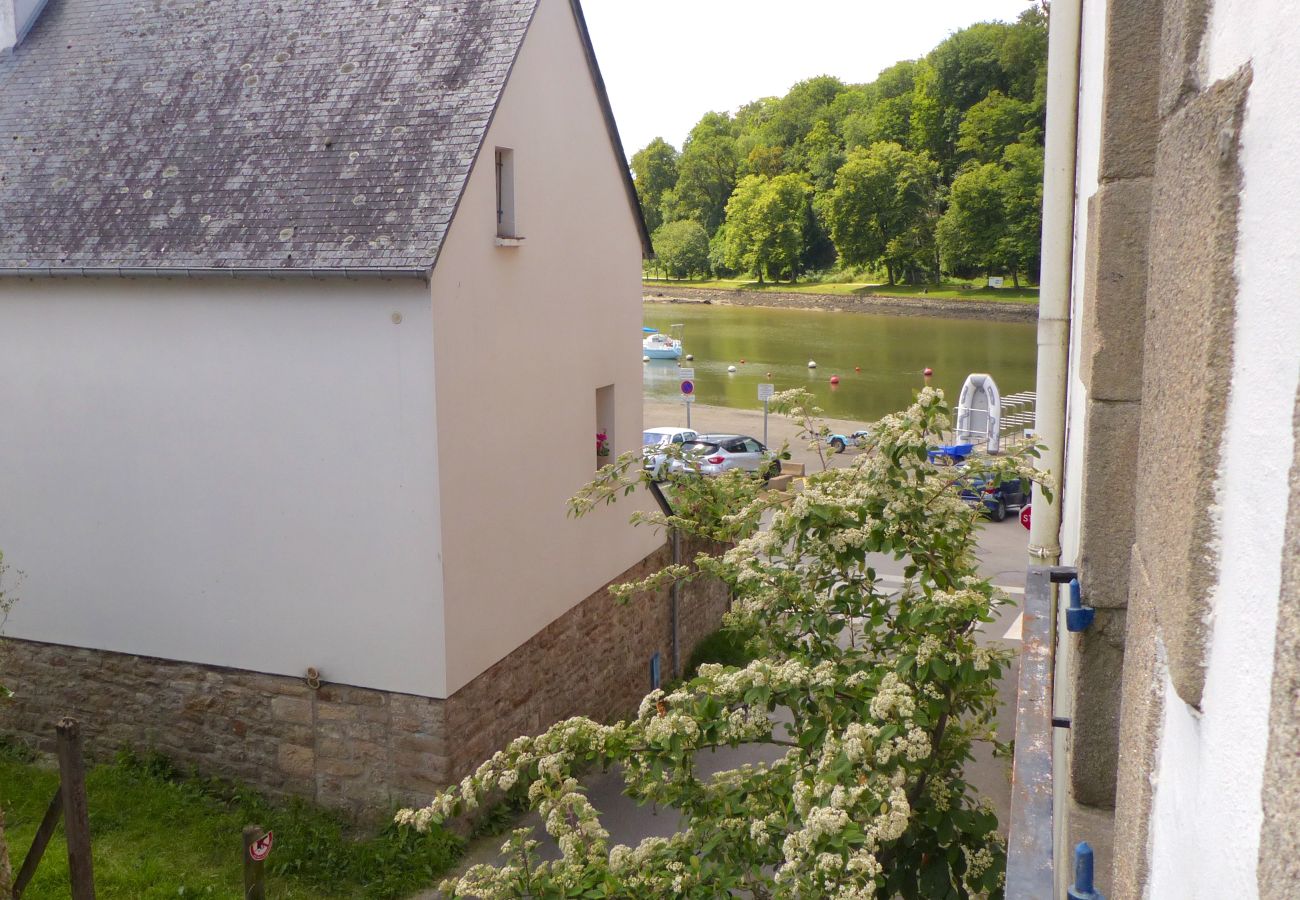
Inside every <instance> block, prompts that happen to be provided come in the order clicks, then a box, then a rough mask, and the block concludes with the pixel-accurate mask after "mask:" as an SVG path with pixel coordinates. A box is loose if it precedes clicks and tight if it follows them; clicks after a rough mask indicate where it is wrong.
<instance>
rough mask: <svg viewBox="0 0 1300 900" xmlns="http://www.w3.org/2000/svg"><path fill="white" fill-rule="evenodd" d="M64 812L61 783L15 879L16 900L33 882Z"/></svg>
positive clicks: (14, 893) (14, 894) (14, 896)
mask: <svg viewBox="0 0 1300 900" xmlns="http://www.w3.org/2000/svg"><path fill="white" fill-rule="evenodd" d="M62 813H63V785H59V789H58V790H56V791H55V792H54V798H53V799H52V800H50V805H49V806H48V807H46V809H45V818H43V819H41V824H40V827H39V828H37V829H36V836H35V837H34V838H32V846H31V847H30V848H28V850H27V857H26V859H24V860H23V864H22V867H21V868H20V869H19V870H18V878H17V880H16V881H14V887H13V898H14V900H19V898H20V897H22V895H23V891H25V890H27V885H28V884H30V883H31V880H32V876H34V875H35V874H36V867H37V865H39V864H40V861H41V857H42V856H43V855H45V848H46V847H47V846H48V845H49V843H50V838H52V837H53V836H54V829H56V828H58V827H59V816H60V815H61V814H62ZM0 896H3V895H0Z"/></svg>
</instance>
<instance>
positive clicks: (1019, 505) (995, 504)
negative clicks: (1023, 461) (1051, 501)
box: [961, 475, 1033, 522]
mask: <svg viewBox="0 0 1300 900" xmlns="http://www.w3.org/2000/svg"><path fill="white" fill-rule="evenodd" d="M1032 494H1033V486H1032V484H1030V483H1029V482H1026V481H1022V480H1021V479H1019V478H1013V479H1010V480H1008V481H1002V482H999V483H998V484H992V483H991V482H989V481H987V480H986V479H984V478H981V477H980V476H978V475H975V476H972V477H971V479H970V481H969V482H968V483H967V484H966V485H964V486H963V487H962V489H961V497H962V499H963V500H965V501H966V502H967V503H969V504H971V505H972V506H974V505H975V504H977V503H982V504H983V506H984V508H983V510H982V512H983V513H984V515H986V516H988V517H989V518H990V519H992V520H993V521H994V522H1001V521H1002V520H1003V519H1005V518H1006V517H1007V511H1008V510H1011V509H1017V510H1019V509H1024V508H1025V507H1026V506H1028V505H1029V501H1030V499H1031V497H1032Z"/></svg>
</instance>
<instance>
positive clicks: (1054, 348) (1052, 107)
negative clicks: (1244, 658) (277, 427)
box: [1029, 0, 1082, 566]
mask: <svg viewBox="0 0 1300 900" xmlns="http://www.w3.org/2000/svg"><path fill="white" fill-rule="evenodd" d="M1081 5H1082V2H1081V0H1056V2H1055V3H1053V4H1052V11H1051V20H1050V28H1049V32H1048V51H1047V137H1046V141H1045V154H1044V160H1043V246H1042V277H1041V279H1040V281H1039V290H1038V378H1037V392H1038V398H1037V402H1036V404H1035V415H1034V433H1035V434H1036V436H1037V439H1038V440H1039V441H1040V442H1041V443H1043V444H1046V445H1047V451H1046V452H1045V453H1044V454H1043V456H1042V457H1041V458H1040V459H1039V460H1037V462H1036V464H1035V467H1036V468H1037V469H1039V470H1041V471H1048V472H1051V473H1052V474H1053V475H1054V476H1055V478H1056V482H1057V488H1058V492H1057V495H1056V501H1055V502H1054V503H1048V502H1047V500H1046V499H1045V498H1044V497H1043V495H1042V491H1041V489H1040V488H1039V487H1038V486H1037V485H1035V486H1034V497H1033V505H1034V514H1033V517H1032V519H1031V521H1030V529H1029V555H1030V556H1031V557H1032V559H1031V560H1030V562H1031V564H1033V565H1039V566H1054V565H1056V564H1057V563H1058V562H1060V559H1061V539H1060V531H1061V500H1062V498H1061V496H1060V492H1059V489H1060V487H1061V486H1062V485H1061V481H1062V474H1063V472H1064V469H1065V466H1064V460H1065V401H1066V380H1067V377H1068V368H1069V357H1070V283H1071V275H1072V274H1073V266H1074V177H1075V172H1074V170H1075V141H1076V137H1077V130H1078V104H1079V32H1080V22H1079V20H1080V7H1081Z"/></svg>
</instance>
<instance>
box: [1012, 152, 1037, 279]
mask: <svg viewBox="0 0 1300 900" xmlns="http://www.w3.org/2000/svg"><path fill="white" fill-rule="evenodd" d="M1002 160H1003V165H1004V167H1005V168H1004V171H1003V175H1002V209H1003V212H1004V214H1005V215H1006V219H1007V229H1006V234H1005V235H1004V236H1003V238H1002V241H1003V249H1002V258H1003V261H1004V263H1005V265H1006V266H1007V267H1008V268H1009V269H1010V270H1011V279H1012V283H1013V284H1015V285H1016V286H1017V287H1019V286H1020V280H1019V275H1020V273H1022V272H1023V273H1025V274H1027V275H1028V276H1029V277H1030V278H1032V279H1034V280H1035V281H1037V280H1038V265H1039V260H1040V259H1041V255H1042V244H1043V148H1042V147H1040V146H1035V145H1032V144H1012V145H1011V146H1010V147H1007V148H1006V150H1005V151H1003V154H1002Z"/></svg>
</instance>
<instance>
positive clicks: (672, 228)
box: [632, 6, 1047, 285]
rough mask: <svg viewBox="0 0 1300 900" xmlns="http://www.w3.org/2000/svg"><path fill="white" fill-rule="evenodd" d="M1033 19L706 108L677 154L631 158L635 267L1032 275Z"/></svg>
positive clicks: (671, 150)
mask: <svg viewBox="0 0 1300 900" xmlns="http://www.w3.org/2000/svg"><path fill="white" fill-rule="evenodd" d="M1046 84H1047V16H1046V13H1045V11H1044V10H1043V9H1040V8H1039V7H1038V6H1034V7H1032V8H1030V9H1028V10H1026V11H1025V12H1024V13H1022V14H1021V16H1020V17H1019V19H1018V20H1017V21H1016V22H1014V23H1004V22H983V23H979V24H976V25H972V26H971V27H969V28H965V29H962V30H961V31H958V32H955V33H954V34H953V35H952V36H951V37H949V38H948V39H947V40H945V41H943V42H942V43H941V44H939V45H938V46H937V47H935V48H934V49H933V50H931V51H930V53H928V54H927V55H926V56H925V57H924V58H922V59H918V60H906V61H904V62H900V63H897V64H895V65H893V66H891V67H890V68H888V69H886V70H885V71H883V72H881V73H880V75H879V77H877V78H876V80H875V81H873V82H871V83H870V84H845V83H844V82H842V81H841V80H840V79H838V78H835V77H832V76H829V75H823V76H819V77H817V78H811V79H809V80H807V81H803V82H800V83H799V84H796V85H795V86H794V87H793V88H791V89H790V92H789V93H788V94H786V95H785V96H784V97H779V98H778V97H766V98H763V99H761V100H755V101H754V102H752V103H749V104H747V105H745V106H743V107H741V108H740V110H738V111H737V112H736V113H735V114H734V115H733V114H728V113H719V112H710V113H707V114H706V115H705V116H704V117H703V118H702V119H700V121H699V123H697V124H696V125H695V127H694V128H693V129H691V132H690V135H689V136H688V137H687V138H686V141H685V143H684V144H683V146H682V148H681V150H680V151H679V150H677V149H676V148H675V147H673V146H672V145H670V144H669V143H667V142H666V141H665V140H663V138H655V139H654V140H653V141H651V142H650V143H649V144H648V145H647V146H646V147H644V148H642V149H641V150H640V151H638V152H637V153H636V154H635V155H633V157H632V172H633V175H634V177H635V180H636V189H637V196H638V197H639V198H640V201H641V208H642V211H643V213H644V215H645V219H646V224H647V226H648V227H649V228H650V230H651V233H652V235H653V238H654V246H655V253H656V257H657V259H656V260H655V261H654V262H653V263H651V266H652V267H653V268H654V269H655V270H656V271H659V272H662V273H663V274H665V275H668V276H671V277H675V278H683V277H690V276H707V275H715V276H720V277H726V276H733V275H738V274H752V275H753V276H755V277H756V278H757V279H758V280H759V281H760V282H762V281H767V280H772V281H777V280H782V279H789V280H793V279H795V278H797V277H799V276H801V275H804V274H806V273H811V272H827V271H829V270H838V271H842V272H843V271H866V272H870V273H873V274H874V273H879V274H880V275H881V276H883V277H885V278H887V279H888V281H889V283H890V284H894V283H895V282H896V281H898V280H906V281H909V282H913V283H916V282H919V281H930V280H938V279H939V278H940V277H941V276H942V275H944V274H952V275H959V276H973V275H983V274H999V273H1006V274H1009V275H1010V276H1011V278H1012V279H1013V281H1014V283H1015V284H1017V285H1018V284H1019V282H1020V279H1021V278H1022V277H1024V278H1028V279H1030V280H1037V276H1038V263H1039V260H1038V255H1039V233H1040V230H1041V225H1042V211H1041V209H1042V178H1043V119H1044V111H1045V107H1046Z"/></svg>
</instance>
